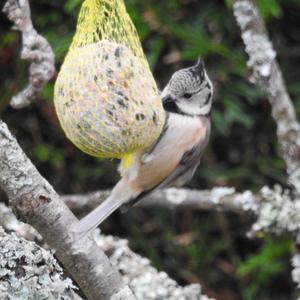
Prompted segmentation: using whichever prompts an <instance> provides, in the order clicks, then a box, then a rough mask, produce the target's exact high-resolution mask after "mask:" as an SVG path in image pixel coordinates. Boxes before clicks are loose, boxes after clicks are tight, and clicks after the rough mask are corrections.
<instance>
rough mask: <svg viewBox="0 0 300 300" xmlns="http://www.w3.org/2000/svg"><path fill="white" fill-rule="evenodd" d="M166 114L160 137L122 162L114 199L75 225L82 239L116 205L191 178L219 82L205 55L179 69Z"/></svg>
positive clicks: (165, 98) (166, 94)
mask: <svg viewBox="0 0 300 300" xmlns="http://www.w3.org/2000/svg"><path fill="white" fill-rule="evenodd" d="M160 97H161V100H162V104H163V107H164V110H165V114H166V118H165V124H164V127H163V130H162V132H161V134H160V136H159V138H158V139H157V140H156V141H155V143H154V144H153V145H152V146H150V147H149V148H148V149H140V150H139V151H136V152H135V153H134V155H132V156H131V158H130V161H128V159H127V160H126V161H121V163H120V165H119V172H120V175H121V179H120V180H119V182H118V183H117V184H116V185H115V187H114V188H113V189H112V191H111V194H110V195H109V196H108V198H107V199H106V200H105V201H104V202H102V203H101V204H100V205H99V206H98V207H97V208H95V209H94V210H93V211H92V212H90V213H89V214H88V215H87V216H85V217H84V218H83V219H81V220H80V221H79V222H77V223H75V225H74V226H72V228H71V230H72V232H73V233H74V235H75V237H76V238H77V239H80V238H82V237H83V236H85V235H86V234H88V233H89V232H91V231H92V230H94V229H95V228H96V227H98V226H99V225H100V224H101V223H102V222H103V221H104V220H105V219H106V218H107V217H109V216H110V215H111V214H112V213H113V212H114V211H115V210H117V209H118V208H120V207H121V208H122V210H123V211H126V210H128V208H130V207H131V206H133V205H135V204H136V203H137V202H138V201H140V200H141V199H143V198H144V197H145V196H146V195H148V194H149V193H151V192H153V191H154V190H157V189H161V188H165V187H171V186H172V187H180V186H182V185H184V184H185V183H186V182H187V181H189V180H190V179H191V178H192V177H193V175H194V173H195V171H196V169H197V167H198V166H199V163H200V159H201V156H202V154H203V152H204V149H205V148H206V146H207V144H208V141H209V136H210V128H211V121H210V112H211V107H212V100H213V85H212V83H211V81H210V79H209V77H208V74H207V72H206V69H205V65H204V61H203V59H202V58H199V59H198V61H197V63H196V64H195V65H193V66H190V67H187V68H183V69H180V70H178V71H176V72H175V73H174V74H173V75H172V76H171V78H170V80H169V82H168V83H167V85H166V86H165V88H164V89H163V91H162V92H161V94H160Z"/></svg>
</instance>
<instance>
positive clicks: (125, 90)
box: [54, 0, 165, 158]
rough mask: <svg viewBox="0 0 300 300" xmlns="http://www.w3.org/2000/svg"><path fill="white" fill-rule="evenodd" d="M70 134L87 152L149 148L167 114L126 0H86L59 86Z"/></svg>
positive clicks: (60, 110)
mask: <svg viewBox="0 0 300 300" xmlns="http://www.w3.org/2000/svg"><path fill="white" fill-rule="evenodd" d="M54 104H55V108H56V112H57V115H58V118H59V121H60V123H61V126H62V128H63V130H64V131H65V133H66V136H67V137H68V138H69V139H70V140H71V141H72V142H73V143H74V144H75V145H76V146H77V147H78V148H79V149H81V150H82V151H84V152H86V153H88V154H90V155H93V156H98V157H116V158H121V157H123V156H125V155H126V154H129V153H131V152H134V151H135V150H137V149H140V148H146V147H149V146H150V145H151V144H152V143H153V142H154V141H155V140H156V139H157V138H158V136H159V134H160V132H161V130H162V127H163V124H164V119H165V114H164V110H163V107H162V104H161V100H160V97H159V94H158V89H157V87H156V84H155V81H154V79H153V76H152V73H151V71H150V68H149V65H148V63H147V61H146V58H145V56H144V53H143V50H142V47H141V44H140V41H139V37H138V35H137V32H136V30H135V28H134V25H133V23H132V21H131V19H130V17H129V15H128V14H127V12H126V9H125V5H124V3H123V1H122V0H85V1H84V3H83V4H82V7H81V11H80V14H79V18H78V23H77V28H76V33H75V36H74V38H73V41H72V44H71V46H70V49H69V52H68V54H67V56H66V57H65V60H64V63H63V65H62V67H61V70H60V72H59V74H58V77H57V80H56V83H55V89H54Z"/></svg>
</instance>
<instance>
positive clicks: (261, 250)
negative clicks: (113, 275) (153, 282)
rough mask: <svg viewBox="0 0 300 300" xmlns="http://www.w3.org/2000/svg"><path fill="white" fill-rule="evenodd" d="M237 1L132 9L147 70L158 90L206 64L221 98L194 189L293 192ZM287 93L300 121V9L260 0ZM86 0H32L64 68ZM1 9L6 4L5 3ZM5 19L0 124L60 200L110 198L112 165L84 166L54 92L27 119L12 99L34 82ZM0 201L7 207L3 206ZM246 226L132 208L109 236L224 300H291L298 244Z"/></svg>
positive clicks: (131, 2) (1, 19)
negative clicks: (251, 235)
mask: <svg viewBox="0 0 300 300" xmlns="http://www.w3.org/2000/svg"><path fill="white" fill-rule="evenodd" d="M232 2H233V1H232V0H226V1H221V0H211V1H196V0H164V1H159V0H151V1H141V0H127V1H126V5H127V8H128V11H129V13H130V15H131V17H132V19H133V21H134V23H135V25H136V27H137V29H138V32H139V35H140V38H141V40H142V43H143V47H144V50H145V52H146V54H147V57H148V61H149V63H150V66H151V68H152V70H153V73H154V76H155V78H156V80H157V82H158V84H159V86H160V87H163V85H164V84H165V83H166V82H167V81H168V78H169V77H170V75H171V74H172V73H173V72H174V71H175V70H177V69H179V68H181V67H183V66H188V65H190V64H192V63H193V62H194V61H195V60H196V59H197V58H198V56H201V57H203V58H204V59H205V61H206V66H207V69H208V72H209V74H210V76H211V78H212V81H213V84H214V88H215V97H214V107H213V113H212V119H213V130H212V137H211V141H210V145H209V147H208V149H207V151H206V153H205V155H204V158H203V162H202V165H201V167H200V168H199V170H198V172H197V174H196V176H195V177H194V179H193V180H192V182H190V183H189V187H191V188H211V187H213V186H234V187H235V188H236V189H237V190H241V191H242V190H245V189H251V190H253V191H258V190H259V189H260V188H261V187H262V186H263V185H266V184H268V185H271V186H272V185H273V184H274V183H276V182H278V183H280V184H282V185H285V184H286V183H285V182H286V175H285V166H284V162H283V161H282V159H281V158H280V155H279V153H278V150H279V149H278V145H277V140H276V127H275V124H274V122H273V120H272V119H271V117H270V107H269V104H268V101H267V99H266V97H265V96H264V94H263V93H262V92H261V91H260V90H259V89H257V88H256V87H254V86H252V85H251V84H250V83H248V81H247V76H248V75H249V71H248V70H247V68H246V60H247V57H246V54H245V52H244V47H243V44H242V41H241V38H240V33H239V30H238V28H237V26H236V24H235V20H234V18H233V15H232ZM257 2H258V5H259V8H260V11H261V13H262V15H263V17H264V18H265V20H266V22H267V25H268V29H269V31H270V35H271V37H272V40H273V42H274V46H275V48H276V50H277V52H278V60H279V62H280V65H281V67H282V69H283V72H284V76H285V79H286V83H287V87H288V90H289V92H290V94H291V96H292V98H293V101H294V105H295V108H296V110H297V114H298V116H300V85H299V78H300V21H299V17H298V16H299V14H300V1H299V0H280V1H279V0H258V1H257ZM80 4H81V1H80V0H68V1H57V0H55V1H54V0H53V1H46V0H39V1H38V0H32V1H31V6H32V15H33V20H34V24H35V26H36V28H37V29H38V30H39V31H40V32H41V33H42V34H43V35H44V36H45V37H46V38H47V39H48V40H49V42H50V43H51V45H52V46H53V48H54V51H55V54H56V63H57V69H58V70H59V67H60V64H61V63H62V61H63V58H64V55H65V54H66V51H67V49H68V46H69V44H70V42H71V39H72V35H73V32H74V29H75V25H76V18H77V14H78V10H79V7H80ZM1 5H2V4H1ZM10 26H11V24H10V23H9V22H8V21H7V20H6V19H5V16H4V15H3V14H2V15H0V70H1V72H0V93H1V98H0V113H1V118H3V119H4V120H5V121H6V122H7V123H8V125H9V127H10V129H11V130H12V131H13V132H14V134H15V135H16V136H17V138H18V140H19V142H20V144H21V145H22V147H23V149H24V150H25V152H26V153H27V154H28V155H29V157H30V158H31V159H32V160H33V162H34V163H35V164H36V165H37V167H38V169H39V171H40V172H41V173H42V174H43V175H44V176H45V177H46V178H47V179H48V180H49V181H50V182H51V184H53V186H54V187H55V188H56V189H57V190H58V191H59V192H60V193H62V194H63V193H82V192H87V191H92V190H96V189H101V188H108V187H112V186H113V185H114V184H115V182H116V181H117V178H118V175H117V172H116V166H117V162H116V161H109V160H101V159H95V158H92V157H88V156H87V155H85V154H83V153H81V152H79V151H78V150H77V149H75V148H74V147H73V145H71V144H70V143H69V142H68V141H67V140H66V139H65V137H64V135H63V133H62V131H61V129H60V127H59V125H58V123H57V119H56V116H55V112H54V110H53V104H52V98H53V84H54V82H51V83H49V84H48V85H47V86H46V87H45V89H44V90H43V93H42V95H41V99H40V101H39V102H37V103H35V104H33V105H31V106H30V107H29V108H25V109H23V110H21V111H16V110H12V109H11V108H10V107H9V99H10V97H11V96H12V95H13V94H15V93H16V92H17V91H19V90H20V89H21V88H22V87H23V86H24V85H25V83H26V80H27V68H28V63H27V62H24V61H20V60H19V58H18V56H19V51H20V42H21V41H20V36H19V34H18V33H16V32H13V31H10ZM1 199H2V201H6V200H5V196H4V195H2V196H1ZM252 221H253V220H251V219H250V218H249V217H247V216H237V215H234V214H224V213H221V212H193V211H191V210H184V211H164V210H159V209H149V210H147V211H145V210H142V209H132V210H131V211H130V212H129V213H127V214H126V215H122V214H120V213H116V214H115V215H114V216H113V217H111V218H110V219H109V220H108V221H107V222H105V224H103V231H104V232H105V233H112V234H116V235H119V236H122V237H126V238H128V239H129V240H130V244H131V247H132V248H133V249H134V250H135V251H137V252H139V253H142V254H144V255H146V256H147V257H149V258H150V259H151V260H152V262H153V263H154V265H155V266H156V267H157V268H158V269H161V270H166V271H167V272H168V273H169V274H170V275H171V276H172V277H173V278H175V279H176V280H177V281H179V282H180V283H181V284H187V283H191V282H199V283H201V284H202V286H203V289H204V291H205V292H206V293H207V294H209V295H210V296H212V297H215V298H216V299H220V300H221V299H222V300H227V299H228V300H235V299H246V300H250V299H258V300H259V299H274V300H279V299H294V297H295V295H294V285H293V284H292V283H291V276H290V266H289V257H290V252H291V250H292V249H291V245H292V243H291V238H290V237H288V236H283V237H274V236H268V237H260V238H257V239H253V240H250V239H248V238H247V237H246V232H247V231H248V230H249V229H250V226H251V222H252Z"/></svg>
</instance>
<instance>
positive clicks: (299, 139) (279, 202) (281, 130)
mask: <svg viewBox="0 0 300 300" xmlns="http://www.w3.org/2000/svg"><path fill="white" fill-rule="evenodd" d="M233 9H234V15H235V17H236V20H237V23H238V25H239V27H240V29H241V31H242V38H243V41H244V44H245V48H246V52H247V53H248V55H249V60H248V67H250V68H251V69H252V77H251V81H252V82H253V83H255V84H257V85H259V86H260V87H261V88H262V89H263V90H265V91H266V93H267V95H268V99H269V102H270V104H271V110H272V116H273V119H274V120H275V122H276V123H277V136H278V141H279V143H280V145H281V150H282V151H281V152H282V157H283V159H284V160H285V163H286V169H287V174H288V182H289V183H290V184H291V185H292V187H293V188H294V191H295V195H294V199H291V197H290V196H291V195H290V193H286V192H285V191H281V190H277V191H270V190H268V189H266V190H265V197H266V198H267V199H269V200H270V202H269V203H266V204H265V205H264V206H262V207H261V209H260V213H259V218H258V221H257V223H256V224H254V229H256V230H260V229H264V230H266V229H267V230H271V231H272V230H273V231H275V232H276V231H277V232H282V231H284V230H288V231H294V232H296V233H297V234H298V237H297V240H300V238H299V232H300V218H299V209H300V199H299V197H300V124H299V122H298V120H297V117H296V113H295V109H294V106H293V104H292V102H291V99H290V97H289V95H288V93H287V90H286V86H285V84H284V81H283V78H282V73H281V70H280V67H279V65H278V63H277V61H276V52H275V51H274V49H273V45H272V43H271V41H270V39H269V37H268V34H267V31H266V26H265V24H264V21H263V19H262V17H261V16H260V14H259V11H258V9H257V6H256V4H255V1H254V0H235V2H234V6H233ZM255 227H256V228H255ZM297 244H299V243H298V242H296V245H297ZM292 266H293V268H294V269H293V271H292V278H293V280H294V281H295V282H296V283H297V284H298V286H299V284H300V276H299V274H300V255H299V254H296V255H295V256H294V257H293V259H292Z"/></svg>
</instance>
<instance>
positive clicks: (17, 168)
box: [0, 121, 134, 300]
mask: <svg viewBox="0 0 300 300" xmlns="http://www.w3.org/2000/svg"><path fill="white" fill-rule="evenodd" d="M0 187H2V189H3V190H4V191H5V192H6V194H7V196H8V198H9V202H10V205H11V207H12V208H13V210H14V212H15V213H16V214H17V215H18V216H20V217H21V218H23V219H24V220H26V222H27V223H29V224H31V225H32V226H33V227H34V228H36V229H37V230H38V231H39V232H40V233H41V235H42V236H43V238H44V240H45V242H46V243H47V244H49V246H50V247H51V248H53V249H56V251H57V252H56V255H57V257H58V259H59V260H60V261H61V262H62V264H63V265H64V266H65V267H66V269H67V270H68V271H69V272H70V274H71V275H72V276H73V278H74V279H75V281H76V282H77V283H78V285H79V286H80V288H81V289H82V291H83V293H84V294H85V295H86V296H87V298H88V299H113V297H116V298H115V299H128V300H129V299H130V300H132V299H134V296H133V295H132V293H131V291H130V289H129V288H128V286H127V285H125V284H124V283H123V281H122V278H121V276H120V274H119V273H118V272H117V271H116V270H115V269H114V267H113V266H112V265H111V264H110V262H109V260H108V258H107V257H106V256H105V254H104V253H103V252H102V251H101V250H100V249H99V247H98V246H97V245H96V244H95V242H94V240H93V239H92V238H91V237H90V236H88V237H85V238H84V239H82V240H81V241H74V240H73V238H72V237H73V236H72V234H71V233H70V231H69V229H70V227H71V225H73V224H74V223H75V222H78V220H77V219H76V218H75V216H74V215H73V214H72V213H71V211H70V210H69V209H68V208H67V207H66V205H65V204H64V203H63V201H61V199H60V198H59V196H58V195H57V194H56V192H55V191H54V190H53V188H52V187H51V186H50V184H49V183H48V182H47V181H46V180H45V179H44V178H43V177H42V176H41V175H40V174H39V172H38V171H37V170H36V168H35V167H34V166H33V164H32V163H31V162H30V160H29V159H28V158H27V157H26V155H25V154H24V152H23V151H22V149H21V148H20V146H19V145H18V143H17V141H16V139H15V138H14V137H13V136H12V135H11V133H10V132H9V130H8V128H7V126H6V124H5V123H3V122H2V121H0ZM118 297H119V298H118ZM122 297H123V298H122Z"/></svg>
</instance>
